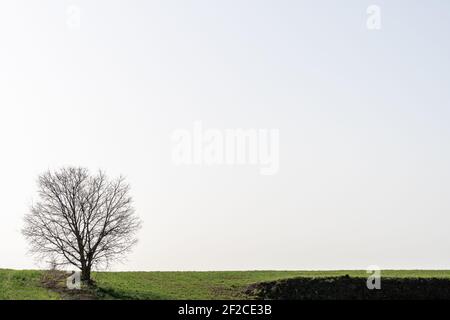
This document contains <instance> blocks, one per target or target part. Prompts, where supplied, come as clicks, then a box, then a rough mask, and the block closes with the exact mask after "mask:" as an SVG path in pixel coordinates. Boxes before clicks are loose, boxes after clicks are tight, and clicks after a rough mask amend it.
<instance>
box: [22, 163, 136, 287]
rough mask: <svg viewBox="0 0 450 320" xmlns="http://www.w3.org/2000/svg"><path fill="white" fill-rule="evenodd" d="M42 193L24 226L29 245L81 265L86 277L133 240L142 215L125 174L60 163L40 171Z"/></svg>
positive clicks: (42, 253)
mask: <svg viewBox="0 0 450 320" xmlns="http://www.w3.org/2000/svg"><path fill="white" fill-rule="evenodd" d="M38 194H39V200H38V201H37V202H36V203H34V204H33V205H32V206H31V210H30V212H29V213H28V214H26V216H25V227H24V229H23V234H24V236H25V238H26V239H27V240H28V242H29V244H30V251H31V252H32V253H33V254H36V255H37V256H38V257H42V258H46V259H49V261H52V262H53V263H56V264H57V265H73V266H75V267H77V268H79V269H80V270H81V280H82V281H84V282H87V283H91V270H92V269H93V268H95V267H108V266H109V264H110V263H111V262H112V261H116V260H120V259H122V258H124V256H125V254H126V253H128V252H129V251H130V250H131V248H132V247H133V246H134V245H135V243H136V241H137V239H136V237H135V235H136V232H137V230H138V229H139V228H140V226H141V221H140V219H139V217H138V216H137V215H136V213H135V210H134V208H133V205H132V198H131V196H130V186H129V185H128V184H127V183H126V182H125V179H124V178H123V177H119V178H117V179H109V178H108V177H107V176H106V175H105V173H104V172H102V171H99V172H98V173H97V174H95V175H92V174H90V172H89V170H88V169H86V168H79V167H67V168H62V169H60V170H57V171H48V172H46V173H44V174H42V175H41V176H39V179H38Z"/></svg>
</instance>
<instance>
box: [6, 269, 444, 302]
mask: <svg viewBox="0 0 450 320" xmlns="http://www.w3.org/2000/svg"><path fill="white" fill-rule="evenodd" d="M43 274H44V271H17V270H1V269H0V299H61V298H62V296H61V295H60V294H59V293H56V292H52V291H50V290H48V289H45V288H43V287H42V284H41V279H42V276H43ZM342 275H350V276H352V277H367V273H366V272H365V271H346V270H342V271H214V272H96V273H94V275H93V277H94V279H95V281H96V283H97V290H96V292H95V293H96V295H97V298H99V299H248V298H250V297H248V296H246V295H245V294H244V293H243V291H244V289H245V288H246V287H247V286H248V285H250V284H253V283H257V282H262V281H273V280H279V279H286V278H293V277H334V276H342ZM382 277H397V278H449V279H450V270H445V271H444V270H386V271H382Z"/></svg>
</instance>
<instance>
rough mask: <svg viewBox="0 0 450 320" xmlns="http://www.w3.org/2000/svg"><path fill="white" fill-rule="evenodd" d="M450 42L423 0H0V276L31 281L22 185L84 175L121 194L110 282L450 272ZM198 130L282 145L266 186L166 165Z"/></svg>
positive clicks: (230, 173)
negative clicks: (84, 171) (183, 274)
mask: <svg viewBox="0 0 450 320" xmlns="http://www.w3.org/2000/svg"><path fill="white" fill-rule="evenodd" d="M371 4H377V5H379V6H380V8H381V14H382V16H381V18H382V20H381V23H382V29H381V30H379V31H369V30H367V28H366V18H367V16H366V9H367V7H368V6H369V5H371ZM70 5H76V6H78V7H79V8H80V10H81V24H80V29H79V30H72V29H70V28H68V26H67V24H66V22H67V14H66V10H67V8H68V6H70ZM449 31H450V2H448V1H438V0H433V1H406V0H405V1H400V0H394V1H377V2H373V1H360V0H347V1H331V0H329V1H312V0H311V1H300V0H295V1H294V0H292V1H288V0H276V1H275V0H271V1H268V0H267V1H262V0H258V1H256V0H253V1H250V0H244V1H225V0H223V1H222V0H221V1H219V0H208V1H207V0H188V1H186V0H179V1H175V0H164V1H156V0H151V1H130V0H127V1H111V0H108V1H106V0H103V1H100V0H96V1H92V0H90V1H81V0H79V1H75V0H73V1H68V0H66V1H61V0H58V1H56V0H55V1H31V0H29V1H18V0H14V1H13V0H5V1H2V2H1V4H0V148H1V149H0V150H1V154H0V194H1V207H0V218H1V220H0V267H3V268H5V267H8V268H35V267H36V265H35V264H34V261H33V259H32V257H30V256H28V255H27V254H26V243H25V241H24V239H23V238H22V235H21V233H20V230H21V228H22V219H23V215H24V214H25V213H26V212H27V209H28V206H29V204H30V203H31V201H32V199H34V198H35V196H36V193H35V191H36V185H35V182H36V178H37V176H38V174H39V173H42V172H43V171H45V170H47V169H49V168H50V169H51V168H58V167H60V166H63V165H80V166H86V167H89V168H90V169H92V170H96V169H98V168H102V169H104V170H106V171H107V173H109V174H110V175H112V176H114V175H118V174H121V173H122V174H124V175H125V176H127V177H128V180H129V182H130V183H131V185H132V188H133V196H134V198H135V206H136V209H137V212H138V213H139V215H140V216H141V218H142V219H143V220H144V226H143V229H142V230H141V231H140V233H139V239H140V242H139V244H138V246H137V247H136V248H135V250H134V252H133V254H131V255H130V256H129V260H128V262H127V263H126V264H125V265H118V266H116V267H115V268H116V269H118V270H210V269H221V270H225V269H342V268H347V269H350V268H366V267H367V266H369V265H379V266H380V267H382V268H450V232H449V231H448V230H449V227H450V165H449V164H450V145H449V138H450V126H449V119H450V91H449V85H450V62H449V57H450V45H449ZM195 120H200V121H202V123H203V125H204V126H205V127H212V128H213V127H215V128H221V129H225V128H240V127H242V128H278V129H279V130H280V143H281V145H280V172H279V173H278V174H277V175H274V176H262V175H260V174H259V170H258V168H255V167H251V166H242V167H222V166H215V167H202V166H200V167H191V166H181V167H176V166H174V165H173V164H172V162H171V158H170V157H171V147H172V145H171V141H170V134H171V132H173V130H175V129H180V128H188V129H189V128H191V127H192V125H193V121H195Z"/></svg>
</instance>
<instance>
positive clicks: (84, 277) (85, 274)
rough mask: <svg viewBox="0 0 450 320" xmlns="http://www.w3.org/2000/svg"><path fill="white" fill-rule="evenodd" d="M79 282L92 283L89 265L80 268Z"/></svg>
mask: <svg viewBox="0 0 450 320" xmlns="http://www.w3.org/2000/svg"><path fill="white" fill-rule="evenodd" d="M81 282H83V283H85V284H88V285H90V284H92V280H91V268H90V267H88V266H86V267H83V269H82V270H81Z"/></svg>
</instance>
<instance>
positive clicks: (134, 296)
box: [96, 287, 169, 300]
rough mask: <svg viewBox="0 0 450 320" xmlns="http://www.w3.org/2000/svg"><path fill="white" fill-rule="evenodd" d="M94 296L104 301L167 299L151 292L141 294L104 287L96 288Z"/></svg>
mask: <svg viewBox="0 0 450 320" xmlns="http://www.w3.org/2000/svg"><path fill="white" fill-rule="evenodd" d="M96 295H97V297H98V298H99V299H106V300H114V299H117V300H164V299H168V298H169V297H166V296H162V295H160V294H156V293H153V292H146V293H142V292H133V291H127V290H117V289H113V288H104V287H97V288H96Z"/></svg>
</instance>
